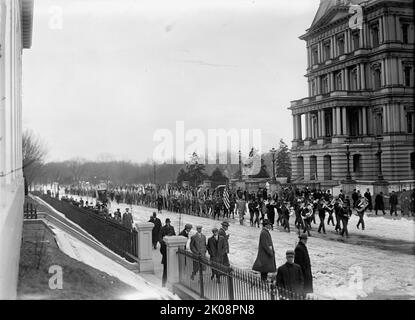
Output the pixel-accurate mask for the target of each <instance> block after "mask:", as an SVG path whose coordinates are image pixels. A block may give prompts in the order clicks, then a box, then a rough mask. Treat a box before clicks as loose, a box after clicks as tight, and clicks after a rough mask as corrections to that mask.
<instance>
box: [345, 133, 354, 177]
mask: <svg viewBox="0 0 415 320" xmlns="http://www.w3.org/2000/svg"><path fill="white" fill-rule="evenodd" d="M344 142H345V144H346V157H347V174H346V181H351V180H352V175H351V174H350V143H351V140H350V139H349V138H347V139H345V141H344Z"/></svg>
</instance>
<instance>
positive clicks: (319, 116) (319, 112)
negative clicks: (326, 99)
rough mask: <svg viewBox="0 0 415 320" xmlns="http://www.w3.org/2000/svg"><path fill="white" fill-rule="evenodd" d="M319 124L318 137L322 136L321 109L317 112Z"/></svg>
mask: <svg viewBox="0 0 415 320" xmlns="http://www.w3.org/2000/svg"><path fill="white" fill-rule="evenodd" d="M317 117H318V118H317V125H318V129H317V138H319V137H321V136H322V130H321V129H322V125H321V110H319V111H318V113H317Z"/></svg>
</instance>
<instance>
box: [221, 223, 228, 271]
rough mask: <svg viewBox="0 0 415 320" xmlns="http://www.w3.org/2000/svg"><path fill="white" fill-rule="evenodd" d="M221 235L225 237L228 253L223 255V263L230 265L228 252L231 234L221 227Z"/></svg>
mask: <svg viewBox="0 0 415 320" xmlns="http://www.w3.org/2000/svg"><path fill="white" fill-rule="evenodd" d="M219 235H220V236H222V237H223V238H224V239H225V249H226V253H225V254H224V256H223V265H225V266H227V267H229V266H230V265H231V264H230V263H229V258H228V253H229V235H227V234H226V231H225V229H223V228H220V229H219Z"/></svg>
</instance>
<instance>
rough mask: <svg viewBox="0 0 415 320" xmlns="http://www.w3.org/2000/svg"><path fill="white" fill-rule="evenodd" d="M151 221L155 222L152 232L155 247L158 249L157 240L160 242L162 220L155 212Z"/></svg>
mask: <svg viewBox="0 0 415 320" xmlns="http://www.w3.org/2000/svg"><path fill="white" fill-rule="evenodd" d="M149 222H152V223H153V224H154V227H153V230H152V232H151V240H152V242H153V248H154V249H157V242H159V234H160V230H161V221H160V219H159V218H157V214H156V213H155V212H153V215H152V216H151V217H150V221H149Z"/></svg>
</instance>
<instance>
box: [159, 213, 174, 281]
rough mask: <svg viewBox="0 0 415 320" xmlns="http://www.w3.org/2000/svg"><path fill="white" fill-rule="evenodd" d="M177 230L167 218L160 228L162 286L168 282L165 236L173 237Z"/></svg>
mask: <svg viewBox="0 0 415 320" xmlns="http://www.w3.org/2000/svg"><path fill="white" fill-rule="evenodd" d="M175 235H176V232H175V231H174V227H173V226H172V225H170V219H169V218H167V219H166V224H165V225H164V226H163V227H162V228H161V230H160V237H159V241H160V253H161V255H162V258H161V263H162V264H163V279H162V286H163V287H165V286H166V282H167V246H166V243H165V242H164V237H171V236H175Z"/></svg>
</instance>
